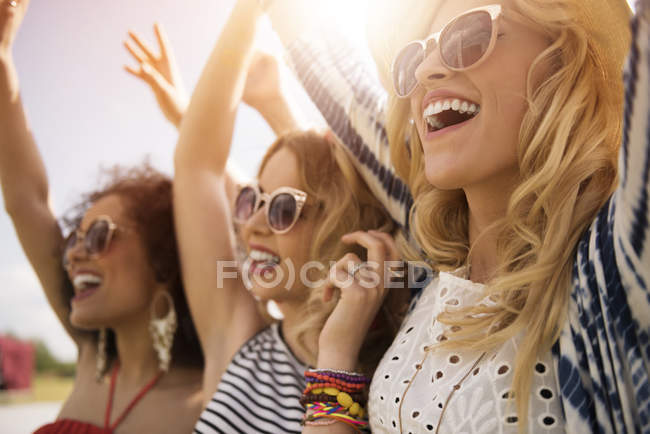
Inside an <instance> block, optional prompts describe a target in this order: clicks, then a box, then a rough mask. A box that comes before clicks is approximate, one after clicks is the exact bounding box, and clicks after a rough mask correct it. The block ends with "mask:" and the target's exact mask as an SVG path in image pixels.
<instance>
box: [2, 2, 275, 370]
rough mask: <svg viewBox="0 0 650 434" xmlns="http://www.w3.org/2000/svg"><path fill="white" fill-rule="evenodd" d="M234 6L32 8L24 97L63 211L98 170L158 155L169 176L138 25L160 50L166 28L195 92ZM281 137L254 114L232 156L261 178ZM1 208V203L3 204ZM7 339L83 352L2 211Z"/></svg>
mask: <svg viewBox="0 0 650 434" xmlns="http://www.w3.org/2000/svg"><path fill="white" fill-rule="evenodd" d="M233 3H234V1H233V0H217V1H213V0H191V1H188V2H179V1H178V0H138V1H137V2H135V1H127V0H112V1H102V2H95V1H92V2H89V1H81V0H57V1H42V0H41V1H39V0H33V1H32V2H31V7H30V10H29V11H28V14H27V16H26V18H25V22H24V23H23V26H22V29H21V31H20V33H19V35H18V40H17V42H16V47H15V58H16V63H17V67H18V71H19V74H20V80H21V88H22V98H23V102H24V104H25V106H26V107H27V110H28V115H29V119H30V121H31V126H32V129H33V132H34V135H35V137H36V141H37V143H38V145H39V148H40V150H41V153H42V156H43V159H44V161H45V164H46V166H47V171H48V175H49V177H50V187H51V191H52V195H53V202H54V207H55V210H56V212H57V214H61V213H62V212H63V211H65V210H66V209H67V208H68V207H69V206H70V205H72V204H73V203H74V202H75V201H76V200H78V198H79V197H80V194H81V193H83V192H85V191H88V190H91V189H93V188H94V187H95V186H96V181H97V173H98V167H99V166H111V165H113V164H115V163H120V164H125V165H133V164H137V163H139V162H141V161H142V159H143V156H144V155H145V154H150V155H151V158H152V162H153V163H154V165H155V166H156V167H158V168H160V169H162V170H164V171H166V172H168V173H170V172H171V169H172V155H173V154H172V153H173V147H174V145H175V142H176V137H177V136H176V131H175V129H174V128H173V127H172V126H171V125H170V124H168V123H167V121H166V120H165V119H164V118H163V116H162V115H161V114H160V112H159V111H158V108H157V105H156V103H155V100H154V98H153V96H152V95H151V93H150V92H149V90H148V88H146V87H145V86H144V85H143V84H142V83H140V82H138V81H137V80H136V79H134V78H133V77H131V76H130V75H128V74H127V73H126V72H124V71H123V69H122V65H123V64H124V63H125V62H131V59H130V58H129V55H128V54H127V53H126V51H125V50H124V49H123V47H122V41H123V40H124V38H125V37H126V31H127V30H128V29H129V28H132V29H134V30H136V31H137V32H140V33H141V34H143V35H144V36H145V37H146V38H147V39H148V40H149V41H150V42H151V43H152V44H153V43H154V41H155V39H154V36H153V31H152V27H151V26H152V24H153V22H154V21H159V22H161V23H163V24H164V26H165V28H166V30H167V33H168V35H169V38H170V40H171V42H172V45H173V47H174V49H175V52H176V57H177V60H178V63H179V65H180V68H181V71H182V73H183V76H184V82H185V85H186V88H187V89H188V90H190V89H192V88H193V87H194V84H195V83H196V81H197V80H198V77H199V74H200V72H201V69H202V67H203V64H204V62H205V61H206V59H207V57H208V55H209V53H210V51H211V49H212V47H213V45H214V42H215V41H216V38H217V36H218V34H219V30H220V28H221V26H222V25H223V23H224V22H225V19H226V18H227V16H228V14H229V11H230V9H231V7H232V5H233ZM273 138H274V136H273V134H272V132H271V131H270V129H269V128H268V127H267V126H266V124H265V123H264V121H263V120H262V119H261V118H260V117H259V116H258V115H257V113H256V112H254V111H253V110H251V109H248V108H246V107H245V108H243V109H242V110H241V112H240V116H239V118H238V121H237V129H236V134H235V143H234V147H233V149H234V151H233V154H234V155H233V157H234V159H235V160H236V161H241V162H244V163H245V164H240V166H241V167H242V168H243V169H245V171H246V172H248V173H250V174H253V173H254V172H255V170H256V167H257V160H258V159H259V158H260V156H261V155H262V153H263V150H264V149H265V147H266V146H268V145H269V144H270V143H271V142H272V141H273ZM0 203H1V202H0ZM0 282H1V283H0V285H1V287H2V288H1V289H0V332H3V331H12V332H13V333H16V334H18V335H19V336H24V337H30V336H37V337H40V338H42V339H43V340H45V341H46V342H47V344H48V346H49V347H50V349H51V350H52V351H53V352H54V353H55V354H56V355H57V356H59V357H62V358H64V359H67V360H74V358H75V357H76V350H75V347H74V345H73V344H72V342H71V341H70V339H69V338H68V337H67V335H66V334H65V332H64V331H63V329H62V327H61V326H60V325H59V323H58V320H57V319H56V317H55V316H54V314H53V313H52V312H51V310H50V308H49V306H48V304H47V303H46V301H45V298H44V296H43V294H42V291H41V289H40V286H39V284H38V282H37V280H36V277H35V275H34V273H33V271H32V269H31V267H30V265H29V263H28V262H27V260H26V258H25V256H24V254H23V252H22V250H21V248H20V245H19V244H18V241H17V238H16V236H15V233H14V230H13V227H12V225H11V222H10V219H9V217H8V216H7V214H6V213H5V212H4V209H2V210H0Z"/></svg>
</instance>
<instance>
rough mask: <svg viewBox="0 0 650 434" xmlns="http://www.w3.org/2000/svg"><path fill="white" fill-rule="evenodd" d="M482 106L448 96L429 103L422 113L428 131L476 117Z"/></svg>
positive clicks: (435, 130)
mask: <svg viewBox="0 0 650 434" xmlns="http://www.w3.org/2000/svg"><path fill="white" fill-rule="evenodd" d="M480 111H481V106H480V105H478V104H476V103H474V102H471V101H466V100H463V99H459V98H446V99H441V100H438V101H435V102H431V103H429V105H427V107H426V108H425V109H424V112H423V113H422V117H423V119H424V121H425V125H426V128H427V132H428V133H435V132H437V131H440V130H443V129H445V128H448V127H451V126H454V125H458V124H461V123H463V122H467V121H469V120H471V119H474V118H475V117H476V116H477V115H478V114H479V112H480Z"/></svg>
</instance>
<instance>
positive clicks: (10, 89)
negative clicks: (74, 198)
mask: <svg viewBox="0 0 650 434" xmlns="http://www.w3.org/2000/svg"><path fill="white" fill-rule="evenodd" d="M0 131H2V134H0V184H1V185H2V194H3V198H4V202H5V207H6V209H7V211H8V212H9V213H10V214H12V215H15V214H16V213H19V212H20V207H21V206H23V205H26V204H27V202H31V204H30V206H32V205H33V202H34V201H36V202H38V203H41V204H45V205H46V204H47V201H48V182H47V175H46V172H45V166H44V164H43V161H42V159H41V156H40V153H39V151H38V149H37V147H36V143H35V142H34V138H33V137H32V134H31V132H30V130H29V126H28V123H27V117H26V115H25V112H24V110H23V105H22V101H21V99H20V89H19V85H18V75H17V73H16V68H15V65H14V62H13V58H12V56H11V53H8V52H3V53H2V54H0Z"/></svg>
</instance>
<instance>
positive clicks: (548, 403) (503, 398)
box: [368, 269, 564, 434]
mask: <svg viewBox="0 0 650 434" xmlns="http://www.w3.org/2000/svg"><path fill="white" fill-rule="evenodd" d="M462 274H465V270H464V269H459V270H458V271H456V272H454V273H444V272H442V273H440V274H439V275H438V276H437V277H436V278H435V279H434V280H433V281H432V282H431V283H430V284H429V285H428V286H427V287H426V288H425V289H424V291H423V293H422V295H421V296H420V298H419V299H418V301H417V303H416V305H415V307H414V309H413V310H412V312H411V313H409V316H408V317H407V318H406V320H405V321H404V323H403V325H402V327H401V329H400V332H399V333H398V334H397V337H396V338H395V340H394V341H393V344H392V345H391V347H390V348H389V349H388V351H387V352H386V354H385V355H384V357H383V359H382V361H381V363H380V364H379V367H378V368H377V370H376V371H375V375H374V378H373V379H372V384H371V386H370V397H369V403H368V413H369V416H370V425H371V428H372V432H375V433H405V434H407V433H412V434H415V433H427V432H436V430H437V432H438V433H458V434H460V433H468V434H469V433H513V434H516V433H517V429H518V427H517V422H518V419H517V414H516V408H515V404H514V401H513V400H509V399H508V392H509V390H510V387H511V384H512V379H513V368H514V366H513V363H514V359H515V354H516V352H517V339H512V340H511V341H509V342H508V343H507V344H506V345H504V346H503V347H502V348H501V349H500V350H499V351H497V352H492V353H486V354H482V353H477V352H473V351H451V350H446V349H445V350H435V349H434V350H429V351H426V348H427V347H430V346H431V345H432V344H435V343H437V342H440V341H441V340H444V339H446V338H445V337H444V335H445V332H447V333H448V332H449V330H448V327H446V326H443V325H442V324H440V323H438V322H437V321H436V320H435V319H436V318H437V316H438V314H440V313H441V312H443V311H445V310H454V309H459V308H461V307H464V306H469V305H475V304H477V303H480V302H482V301H481V298H482V294H483V285H481V284H476V283H473V282H471V281H469V280H466V279H464V278H461V277H458V276H459V275H462ZM483 302H484V303H491V302H490V301H489V300H487V302H486V301H483ZM558 390H559V389H558V382H557V378H556V367H555V365H554V363H553V359H552V357H551V353H550V352H549V353H548V354H546V355H545V356H544V357H543V358H541V359H540V360H538V362H537V363H536V366H535V374H534V378H533V384H532V388H531V397H530V403H529V413H528V426H527V428H526V430H525V431H526V432H528V433H537V432H540V433H542V432H543V433H563V432H564V428H563V427H564V419H563V416H562V409H561V406H560V401H559V399H558V398H557V396H558ZM452 392H453V393H452ZM443 409H444V411H443ZM438 425H440V426H438Z"/></svg>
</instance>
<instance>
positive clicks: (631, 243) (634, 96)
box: [614, 0, 650, 326]
mask: <svg viewBox="0 0 650 434" xmlns="http://www.w3.org/2000/svg"><path fill="white" fill-rule="evenodd" d="M632 32H633V42H632V49H631V51H630V55H629V58H628V65H627V69H626V73H625V82H626V83H625V88H626V92H625V115H624V122H625V125H624V130H623V145H622V146H621V154H620V158H619V172H620V184H619V187H618V190H617V192H616V194H615V200H616V210H615V216H614V219H615V221H614V233H615V237H616V238H618V243H616V245H615V248H616V250H617V263H618V265H619V268H620V269H621V271H622V273H621V279H622V281H623V284H624V285H625V286H627V287H630V288H640V289H641V288H643V289H644V294H640V293H639V294H638V296H639V297H641V299H643V300H644V302H643V303H641V304H640V305H639V304H637V303H630V304H631V305H632V306H639V307H640V306H643V308H644V309H645V312H646V313H647V314H648V315H647V316H645V318H646V319H647V325H648V326H650V303H648V302H647V300H648V297H650V242H649V240H650V224H649V222H650V203H649V199H648V195H649V194H650V135H649V133H648V132H649V131H650V1H647V0H644V1H639V2H638V3H637V17H636V18H635V19H634V21H633V25H632ZM639 301H641V300H639Z"/></svg>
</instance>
